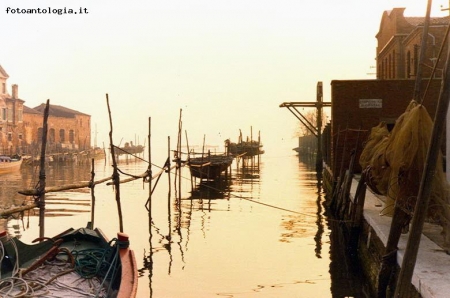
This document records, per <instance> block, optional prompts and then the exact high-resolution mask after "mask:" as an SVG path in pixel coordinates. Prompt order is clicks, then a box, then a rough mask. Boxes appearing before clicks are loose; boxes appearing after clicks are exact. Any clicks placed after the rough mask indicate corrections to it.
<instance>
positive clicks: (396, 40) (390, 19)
mask: <svg viewBox="0 0 450 298" xmlns="http://www.w3.org/2000/svg"><path fill="white" fill-rule="evenodd" d="M404 11H405V8H394V9H392V10H390V11H385V12H384V13H383V15H382V17H381V23H380V29H379V31H378V33H377V35H376V38H377V41H378V46H377V50H376V54H377V56H376V60H377V79H410V78H415V76H416V74H417V70H418V63H419V56H420V47H421V45H422V34H423V27H424V22H425V18H424V17H405V16H403V12H404ZM449 19H450V17H448V16H447V17H440V18H430V23H429V28H428V38H427V50H426V54H425V56H426V59H425V60H424V61H423V64H422V66H423V69H422V71H423V74H422V77H423V78H429V77H430V76H431V73H432V70H433V68H434V65H435V64H436V63H437V64H438V65H437V67H436V72H435V74H434V77H435V78H441V77H442V69H443V68H444V64H445V60H446V57H447V48H448V47H447V43H445V44H444V47H443V50H442V54H441V58H440V59H439V60H438V55H439V52H440V50H441V45H442V44H443V40H444V37H445V32H446V29H447V25H448V23H449Z"/></svg>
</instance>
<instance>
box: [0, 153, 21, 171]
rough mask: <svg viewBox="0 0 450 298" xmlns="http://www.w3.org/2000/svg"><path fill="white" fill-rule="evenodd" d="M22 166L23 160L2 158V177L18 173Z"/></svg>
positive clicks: (0, 164)
mask: <svg viewBox="0 0 450 298" xmlns="http://www.w3.org/2000/svg"><path fill="white" fill-rule="evenodd" d="M21 165H22V158H19V159H14V158H8V159H6V158H4V157H0V175H1V174H8V173H13V172H17V171H19V170H20V167H21Z"/></svg>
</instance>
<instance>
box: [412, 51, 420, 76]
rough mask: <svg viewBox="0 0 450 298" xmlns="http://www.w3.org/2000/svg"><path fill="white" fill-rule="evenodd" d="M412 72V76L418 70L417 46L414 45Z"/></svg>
mask: <svg viewBox="0 0 450 298" xmlns="http://www.w3.org/2000/svg"><path fill="white" fill-rule="evenodd" d="M413 61H414V71H413V75H414V76H415V75H416V74H417V70H418V69H419V46H418V45H414V60H413Z"/></svg>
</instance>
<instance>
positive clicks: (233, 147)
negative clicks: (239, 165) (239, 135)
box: [225, 140, 264, 156]
mask: <svg viewBox="0 0 450 298" xmlns="http://www.w3.org/2000/svg"><path fill="white" fill-rule="evenodd" d="M225 143H226V144H227V146H228V150H229V152H230V153H231V154H233V155H243V154H244V156H255V155H259V154H263V153H264V150H263V149H262V147H263V145H262V144H261V143H260V142H258V141H245V142H239V143H231V142H230V141H229V140H226V141H225Z"/></svg>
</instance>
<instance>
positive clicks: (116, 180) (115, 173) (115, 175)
mask: <svg viewBox="0 0 450 298" xmlns="http://www.w3.org/2000/svg"><path fill="white" fill-rule="evenodd" d="M106 104H107V106H108V114H109V126H110V128H111V130H110V131H109V144H110V145H109V146H110V147H111V158H112V164H113V175H112V179H113V182H114V189H115V193H116V203H117V211H118V213H119V231H120V232H121V233H122V232H123V220H122V205H121V203H120V178H119V171H118V170H117V162H116V155H115V150H114V143H113V137H112V133H113V125H112V117H111V109H110V108H109V97H108V93H106Z"/></svg>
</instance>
